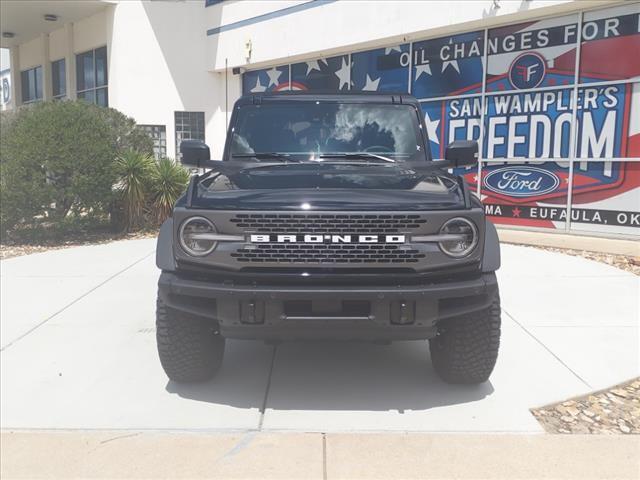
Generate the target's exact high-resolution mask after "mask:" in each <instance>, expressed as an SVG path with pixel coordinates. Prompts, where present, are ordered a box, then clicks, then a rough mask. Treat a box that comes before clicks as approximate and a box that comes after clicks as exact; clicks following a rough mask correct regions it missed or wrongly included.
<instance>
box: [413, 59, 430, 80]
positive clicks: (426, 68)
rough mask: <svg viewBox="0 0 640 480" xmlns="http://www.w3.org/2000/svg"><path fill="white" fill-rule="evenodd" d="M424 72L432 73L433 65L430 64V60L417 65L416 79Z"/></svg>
mask: <svg viewBox="0 0 640 480" xmlns="http://www.w3.org/2000/svg"><path fill="white" fill-rule="evenodd" d="M423 73H424V74H425V75H431V65H429V62H427V63H425V64H424V65H416V78H414V80H418V79H419V78H420V75H422V74H423Z"/></svg>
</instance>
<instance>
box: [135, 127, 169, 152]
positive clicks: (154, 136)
mask: <svg viewBox="0 0 640 480" xmlns="http://www.w3.org/2000/svg"><path fill="white" fill-rule="evenodd" d="M138 126H139V127H140V128H141V129H142V130H144V131H145V132H147V134H148V135H149V137H151V140H153V154H154V156H155V157H156V159H157V160H160V159H161V158H165V157H166V156H167V127H165V126H164V125H138Z"/></svg>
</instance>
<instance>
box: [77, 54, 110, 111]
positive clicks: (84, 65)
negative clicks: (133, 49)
mask: <svg viewBox="0 0 640 480" xmlns="http://www.w3.org/2000/svg"><path fill="white" fill-rule="evenodd" d="M76 82H77V88H78V99H79V100H85V101H87V102H89V103H95V104H96V105H99V106H101V107H108V106H109V95H108V93H109V92H108V87H107V85H108V77H107V47H101V48H96V49H95V50H89V51H88V52H84V53H79V54H78V55H76Z"/></svg>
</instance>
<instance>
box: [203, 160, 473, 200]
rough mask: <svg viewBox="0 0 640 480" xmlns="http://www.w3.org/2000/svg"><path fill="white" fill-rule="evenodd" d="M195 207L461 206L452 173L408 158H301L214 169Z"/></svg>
mask: <svg viewBox="0 0 640 480" xmlns="http://www.w3.org/2000/svg"><path fill="white" fill-rule="evenodd" d="M193 206H194V207H196V206H197V207H200V208H212V209H240V210H278V209H281V210H425V209H438V210H440V209H442V210H444V209H456V208H463V207H464V193H463V192H462V189H461V188H460V186H459V184H458V181H457V178H456V177H454V176H452V175H449V174H447V173H445V172H443V171H442V170H439V169H438V170H436V169H433V170H428V171H426V172H425V171H420V170H419V169H417V168H412V167H411V166H410V165H409V164H404V165H403V164H401V163H398V164H377V163H376V164H372V163H368V164H363V163H357V164H353V163H320V162H318V163H313V164H312V163H301V164H291V163H287V164H277V165H266V166H257V167H254V168H250V169H243V170H240V171H232V172H226V173H223V172H219V173H215V174H213V175H212V176H211V177H209V178H207V179H205V180H203V181H201V182H200V184H199V187H198V195H197V198H196V199H194V202H193Z"/></svg>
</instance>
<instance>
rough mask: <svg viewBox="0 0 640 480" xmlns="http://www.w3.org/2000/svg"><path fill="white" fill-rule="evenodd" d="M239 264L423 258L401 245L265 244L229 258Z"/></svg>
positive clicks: (357, 261) (409, 259)
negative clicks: (232, 258)
mask: <svg viewBox="0 0 640 480" xmlns="http://www.w3.org/2000/svg"><path fill="white" fill-rule="evenodd" d="M231 256H232V257H234V258H235V259H236V260H237V261H239V262H254V263H263V262H277V263H324V264H328V263H329V264H330V263H377V264H380V263H395V264H397V263H417V262H418V261H419V259H421V258H424V257H425V254H424V253H420V252H419V251H418V250H415V249H407V248H406V247H405V248H403V246H402V245H346V244H342V243H340V244H315V245H300V244H297V245H296V244H290V243H278V244H276V243H265V244H260V245H257V246H255V247H254V248H253V249H247V248H240V249H238V250H237V251H236V252H235V253H232V254H231Z"/></svg>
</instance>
